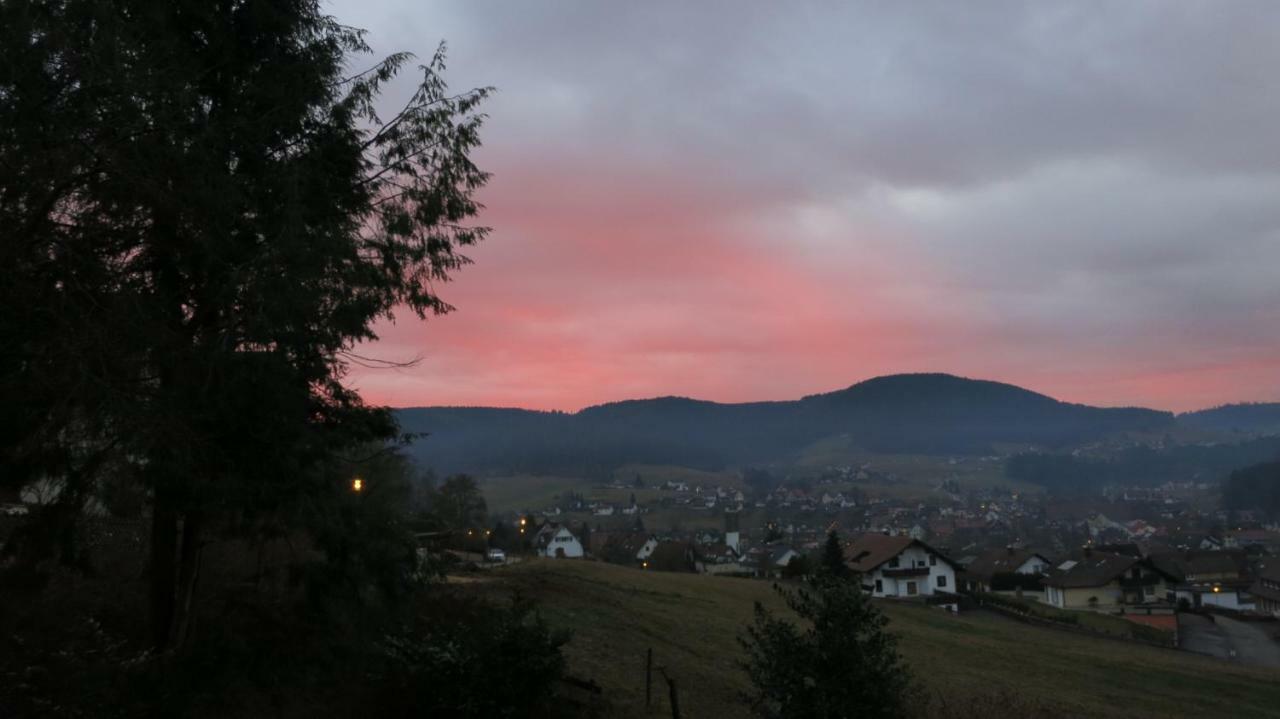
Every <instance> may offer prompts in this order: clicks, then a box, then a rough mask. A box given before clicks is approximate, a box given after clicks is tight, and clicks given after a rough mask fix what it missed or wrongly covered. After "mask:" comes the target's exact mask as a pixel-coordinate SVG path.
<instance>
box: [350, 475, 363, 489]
mask: <svg viewBox="0 0 1280 719" xmlns="http://www.w3.org/2000/svg"><path fill="white" fill-rule="evenodd" d="M351 491H352V492H362V491H364V480H363V479H361V478H359V477H356V478H355V479H353V480H351Z"/></svg>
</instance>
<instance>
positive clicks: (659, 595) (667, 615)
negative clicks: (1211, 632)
mask: <svg viewBox="0 0 1280 719" xmlns="http://www.w3.org/2000/svg"><path fill="white" fill-rule="evenodd" d="M489 576H491V577H493V581H488V582H479V583H472V584H469V585H467V589H466V591H483V592H486V593H502V592H507V591H511V590H518V591H520V592H521V593H523V594H524V595H525V596H529V597H532V598H535V599H537V600H539V601H540V603H541V605H542V611H543V614H544V615H545V616H546V617H547V619H548V620H549V621H550V622H552V623H553V624H554V625H556V626H560V627H566V628H570V629H572V630H573V632H574V635H573V639H572V640H571V641H570V643H569V645H568V646H567V647H566V653H567V655H568V658H569V664H570V669H571V671H572V672H573V673H574V674H575V675H578V676H584V677H590V678H593V679H595V680H596V681H598V682H599V683H600V684H601V685H603V686H604V688H605V692H606V695H607V697H608V699H609V701H610V702H611V704H612V708H611V711H610V715H611V716H619V717H644V716H664V715H665V712H666V711H667V709H666V699H665V687H664V685H663V684H662V682H661V680H660V678H658V677H655V685H654V706H653V708H651V709H650V710H648V712H646V710H645V708H644V671H643V668H644V655H645V650H646V649H648V648H652V649H653V651H654V662H655V664H657V665H663V666H666V667H667V668H668V671H670V672H671V674H672V676H674V677H675V678H676V679H677V682H678V683H679V687H680V702H681V708H682V709H683V710H684V713H685V715H686V716H719V717H730V716H741V715H745V714H746V713H747V708H746V707H745V706H744V705H743V704H742V703H741V701H740V700H739V698H738V695H739V692H741V691H742V690H744V689H745V688H746V685H745V683H744V677H743V675H742V673H741V671H740V670H739V669H738V668H737V666H736V664H735V662H736V661H737V660H738V658H739V657H740V656H741V650H740V648H739V646H738V644H737V642H736V639H735V637H736V636H737V634H738V632H739V631H740V629H741V627H742V626H743V625H744V624H745V623H746V622H748V621H749V620H750V618H751V612H752V603H753V602H754V601H757V600H758V601H761V602H763V603H764V604H765V605H766V606H770V607H772V608H775V609H781V602H780V601H779V599H778V597H777V596H776V594H775V593H774V592H773V591H772V590H771V589H770V585H769V583H767V582H762V581H755V580H746V579H732V578H720V577H708V576H701V575H692V574H665V573H657V572H642V571H639V570H633V569H628V568H624V567H617V566H613V565H607V564H603V563H597V562H582V561H554V560H538V561H528V562H524V563H521V564H518V565H513V566H511V567H507V568H504V569H502V570H498V571H496V572H494V573H493V574H492V575H489ZM882 606H883V607H884V609H885V611H886V612H887V614H888V615H889V617H890V618H891V620H892V621H891V624H890V628H891V630H892V631H894V632H895V633H897V634H898V635H899V636H900V637H901V648H902V651H903V653H904V655H905V656H906V658H907V660H908V662H909V663H910V665H911V666H912V668H913V670H914V672H915V674H916V676H917V677H918V678H919V679H920V680H921V681H922V683H923V685H924V686H923V688H922V690H923V691H928V692H932V693H935V694H937V693H943V694H944V695H949V693H951V692H957V693H960V694H969V693H977V692H987V691H991V690H995V689H1000V688H1007V689H1011V690H1014V691H1017V692H1019V693H1022V694H1025V695H1027V696H1028V697H1030V698H1033V699H1036V700H1039V701H1041V702H1044V703H1047V704H1050V705H1053V706H1057V707H1060V708H1061V709H1062V710H1063V711H1064V712H1066V713H1068V714H1070V715H1079V716H1097V717H1126V718H1132V717H1148V716H1149V717H1174V716H1255V717H1260V716H1280V672H1275V671H1267V670H1261V669H1251V668H1245V667H1240V666H1237V665H1232V664H1227V663H1225V662H1220V661H1218V660H1214V659H1210V658H1206V657H1199V656H1196V655H1192V654H1187V653H1183V652H1177V651H1172V650H1161V649H1158V648H1154V647H1146V646H1141V645H1134V644H1128V643H1124V642H1119V641H1112V640H1107V639H1095V638H1090V637H1083V636H1077V635H1073V634H1069V633H1065V632H1058V631H1054V630H1051V629H1042V628H1039V627H1032V626H1028V625H1024V624H1020V623H1018V622H1014V621H1012V620H1008V619H1005V618H1002V617H999V616H996V615H991V614H987V613H969V614H965V615H961V616H959V617H956V616H952V615H948V614H946V613H944V612H942V611H940V610H935V609H928V608H925V607H921V606H914V605H902V604H893V603H885V604H883V605H882Z"/></svg>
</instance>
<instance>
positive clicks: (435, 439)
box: [398, 374, 1174, 473]
mask: <svg viewBox="0 0 1280 719" xmlns="http://www.w3.org/2000/svg"><path fill="white" fill-rule="evenodd" d="M398 416H399V419H400V423H401V426H402V428H403V429H404V430H405V431H409V432H423V433H427V435H428V436H426V437H425V438H423V439H420V440H419V441H417V442H416V443H415V445H414V447H413V454H414V455H415V457H416V458H417V459H418V460H419V462H420V463H421V464H422V465H424V466H430V467H434V468H435V469H436V470H438V471H441V472H453V471H471V472H545V473H553V472H607V471H609V470H610V469H613V468H614V467H617V466H619V465H622V464H627V463H646V464H679V465H684V466H690V467H702V468H709V469H710V468H720V467H724V466H726V465H743V464H750V463H762V462H772V461H787V460H789V459H792V458H794V457H795V456H796V454H797V453H799V452H800V451H801V450H802V449H804V448H805V447H806V446H808V445H809V444H811V443H813V442H815V441H817V440H820V439H823V438H825V437H831V436H835V435H848V436H849V437H851V438H852V439H853V441H854V443H855V444H857V445H859V446H861V447H863V448H865V449H868V450H871V451H879V452H904V453H919V454H973V453H986V452H989V451H991V448H992V446H993V444H995V443H1001V442H1015V443H1021V444H1033V445H1037V446H1041V447H1045V448H1055V447H1062V446H1066V445H1070V444H1075V443H1079V442H1085V441H1089V440H1092V439H1097V438H1099V437H1103V436H1106V435H1109V434H1112V433H1115V432H1119V431H1138V430H1141V431H1150V430H1159V429H1163V428H1167V427H1170V426H1172V425H1173V423H1174V418H1173V415H1171V414H1169V413H1167V412H1158V411H1154V410H1149V409H1139V408H1119V409H1104V408H1099V407H1088V406H1085V405H1078V404H1069V403H1065V402H1059V401H1058V400H1055V399H1053V398H1051V397H1047V396H1045V395H1042V394H1037V393H1035V392H1031V391H1028V390H1025V389H1022V388H1020V387H1015V386H1013V385H1008V384H1001V383H998V382H987V381H980V380H971V379H965V378H961V377H955V376H952V375H945V374H912V375H892V376H887V377H879V378H876V379H872V380H868V381H866V382H861V383H858V384H855V385H853V386H852V387H849V388H847V389H843V390H839V391H836V392H830V393H827V394H818V395H811V396H808V397H805V398H803V399H800V400H796V401H790V402H752V403H742V404H719V403H716V402H705V401H699V400H692V399H685V398H680V397H663V398H658V399H647V400H628V401H624V402H613V403H609V404H604V405H598V406H595V407H588V408H586V409H583V410H581V411H580V412H577V413H573V414H568V413H563V412H536V411H529V410H519V409H490V408H458V407H427V408H409V409H401V410H398Z"/></svg>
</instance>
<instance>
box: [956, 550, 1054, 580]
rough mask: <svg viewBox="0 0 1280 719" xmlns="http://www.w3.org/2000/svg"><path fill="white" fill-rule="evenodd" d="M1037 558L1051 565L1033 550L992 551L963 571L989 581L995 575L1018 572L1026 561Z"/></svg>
mask: <svg viewBox="0 0 1280 719" xmlns="http://www.w3.org/2000/svg"><path fill="white" fill-rule="evenodd" d="M1033 557H1039V558H1040V559H1041V560H1042V561H1043V562H1045V563H1046V564H1051V562H1050V561H1049V558H1048V557H1046V556H1044V555H1043V554H1041V553H1039V552H1037V551H1035V550H1034V549H1014V548H1012V547H1009V548H1007V549H992V550H990V551H987V552H983V553H982V554H981V555H979V556H978V558H977V559H975V560H973V561H972V562H970V563H969V564H968V566H966V567H965V571H966V572H967V573H968V574H969V575H970V576H973V577H982V578H984V579H990V578H991V577H992V576H994V575H996V574H1006V573H1010V572H1016V571H1018V567H1021V566H1022V565H1024V564H1026V563H1027V560H1029V559H1031V558H1033Z"/></svg>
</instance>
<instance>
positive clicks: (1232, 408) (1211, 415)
mask: <svg viewBox="0 0 1280 719" xmlns="http://www.w3.org/2000/svg"><path fill="white" fill-rule="evenodd" d="M1178 423H1179V424H1183V425H1187V426H1191V427H1197V428H1200V429H1209V430H1214V431H1218V432H1232V433H1240V434H1280V402H1256V403H1245V404H1224V405H1222V406H1221V407H1214V408H1213V409H1202V410H1200V411H1199V412H1187V413H1186V414H1180V415H1178Z"/></svg>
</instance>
